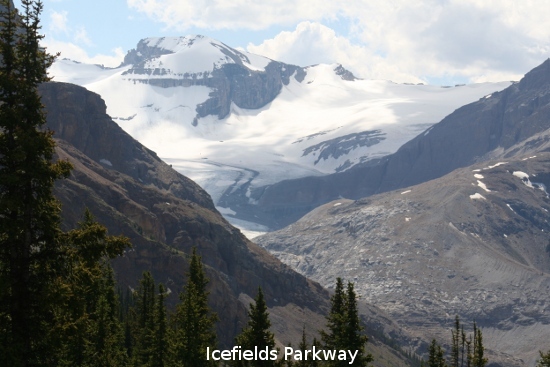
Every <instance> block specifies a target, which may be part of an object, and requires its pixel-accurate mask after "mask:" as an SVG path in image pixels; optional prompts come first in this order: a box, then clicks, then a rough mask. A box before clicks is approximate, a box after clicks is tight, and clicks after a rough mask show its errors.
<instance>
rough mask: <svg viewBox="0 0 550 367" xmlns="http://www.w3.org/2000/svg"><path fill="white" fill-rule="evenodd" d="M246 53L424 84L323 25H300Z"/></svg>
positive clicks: (377, 77) (303, 64)
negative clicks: (339, 65)
mask: <svg viewBox="0 0 550 367" xmlns="http://www.w3.org/2000/svg"><path fill="white" fill-rule="evenodd" d="M247 51H249V52H252V53H256V54H260V55H264V56H267V57H269V58H271V59H273V60H279V61H283V62H286V63H289V64H295V65H300V66H308V65H312V64H319V63H327V64H332V63H340V64H343V65H344V67H346V68H347V69H349V70H350V71H352V72H353V73H354V74H355V75H356V76H358V77H362V78H371V79H392V80H394V81H400V82H414V83H418V82H421V81H422V80H420V79H419V78H418V77H416V76H414V75H412V74H407V73H403V72H401V71H399V70H398V69H396V68H395V67H393V66H392V65H389V64H388V63H386V62H385V59H384V58H383V57H381V56H380V55H377V54H375V53H374V52H373V51H372V50H371V49H369V48H368V47H365V46H359V45H354V44H352V43H351V42H350V41H349V40H348V39H347V38H345V37H342V36H337V35H336V33H335V32H334V30H332V29H331V28H328V27H326V26H324V25H322V24H320V23H313V22H301V23H299V24H298V26H297V27H296V30H294V31H292V32H281V33H279V34H278V35H277V36H276V37H274V38H273V39H270V40H266V41H264V42H263V43H262V44H260V45H257V46H256V45H253V44H249V45H248V47H247Z"/></svg>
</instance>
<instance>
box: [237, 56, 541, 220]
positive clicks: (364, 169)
mask: <svg viewBox="0 0 550 367" xmlns="http://www.w3.org/2000/svg"><path fill="white" fill-rule="evenodd" d="M548 116H550V59H549V60H547V61H545V62H544V63H543V64H542V65H540V66H538V67H536V68H535V69H533V70H531V71H530V72H528V73H527V74H526V75H525V77H524V78H523V79H522V80H521V81H520V82H519V83H515V84H513V85H511V86H509V87H508V88H506V89H504V90H503V91H501V92H495V93H492V94H490V95H487V96H485V97H483V98H481V99H480V100H478V101H477V102H474V103H471V104H468V105H466V106H463V107H461V108H459V109H457V110H456V111H455V112H454V113H452V114H450V115H449V116H447V117H445V118H444V119H443V120H442V121H441V122H440V123H438V124H435V125H434V126H432V127H431V128H429V129H428V130H426V131H425V132H424V133H423V134H420V135H419V136H417V137H416V138H414V139H413V140H411V141H409V142H408V143H406V144H404V145H403V146H402V147H401V148H400V149H399V150H398V151H397V152H396V153H394V154H391V155H389V156H387V157H384V158H381V159H376V160H371V161H369V162H366V163H364V164H359V165H356V166H354V167H352V168H351V169H349V170H347V171H345V172H340V173H335V174H332V175H328V176H323V177H306V178H301V179H295V180H287V181H282V182H279V183H276V184H274V185H269V186H264V187H258V188H255V189H253V190H252V191H251V193H250V198H251V199H253V200H254V201H253V203H254V204H257V205H255V207H254V206H250V207H247V210H248V211H250V212H251V213H253V215H258V216H261V217H263V218H264V220H265V221H270V223H272V224H273V226H274V227H275V226H279V228H281V227H283V226H284V225H287V224H290V223H292V222H293V221H295V220H297V219H299V218H300V217H301V216H302V215H304V214H305V213H307V212H308V211H310V210H312V209H313V208H315V207H317V206H319V205H321V204H324V203H326V202H328V201H331V200H334V199H337V198H338V197H345V198H348V199H358V198H361V197H365V196H369V195H373V194H376V193H380V192H386V191H390V190H395V189H398V188H404V187H407V186H410V185H414V184H418V183H421V182H425V181H427V180H431V179H434V178H437V177H441V176H443V175H445V174H447V173H449V172H451V171H452V170H454V169H456V168H459V167H465V166H468V165H471V164H474V163H476V162H482V161H484V160H487V159H491V158H495V157H498V156H503V157H510V156H513V155H515V154H518V153H519V152H520V151H522V152H523V153H524V154H528V153H529V152H536V151H540V150H545V149H548V147H549V145H550V130H549V129H550V120H549V119H548ZM535 137H536V138H535ZM527 139H529V142H528V143H527V142H526V140H527ZM524 141H525V142H526V143H525V144H523V142H524ZM512 147H515V148H513V149H512ZM235 200H236V199H235ZM243 205H246V204H243Z"/></svg>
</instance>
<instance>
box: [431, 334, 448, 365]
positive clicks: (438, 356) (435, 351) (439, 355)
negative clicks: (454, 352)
mask: <svg viewBox="0 0 550 367" xmlns="http://www.w3.org/2000/svg"><path fill="white" fill-rule="evenodd" d="M444 355H445V352H444V351H443V348H441V346H440V345H439V344H438V343H437V341H436V340H435V339H432V342H431V344H430V348H429V349H428V363H427V367H446V366H447V364H446V363H445V356H444Z"/></svg>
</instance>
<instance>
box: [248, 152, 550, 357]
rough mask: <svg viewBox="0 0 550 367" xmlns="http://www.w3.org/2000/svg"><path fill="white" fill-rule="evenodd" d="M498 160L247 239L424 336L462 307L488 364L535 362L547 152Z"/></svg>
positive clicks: (544, 299)
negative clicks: (478, 333) (350, 290)
mask: <svg viewBox="0 0 550 367" xmlns="http://www.w3.org/2000/svg"><path fill="white" fill-rule="evenodd" d="M531 157H532V156H531ZM524 159H525V160H524ZM496 163H498V162H493V164H492V165H490V164H482V165H481V164H478V165H475V166H472V167H469V168H465V169H464V168H463V169H459V170H456V171H454V172H452V173H450V174H447V175H445V176H443V177H441V178H439V179H436V180H433V181H428V182H426V183H423V184H420V185H417V186H412V187H409V188H407V189H402V190H399V191H392V192H388V193H384V194H379V195H375V196H371V197H368V198H364V199H360V200H357V201H351V200H345V199H340V200H337V201H333V202H331V203H328V204H326V205H323V206H321V207H319V208H317V209H316V210H314V211H312V212H310V213H309V214H307V215H306V216H304V217H303V218H302V219H300V220H299V221H298V222H296V223H294V224H292V225H290V226H288V227H286V228H284V229H282V230H280V231H277V232H272V233H269V234H267V235H264V236H262V237H257V238H256V239H255V241H256V242H257V243H259V244H260V245H262V246H264V247H265V248H267V249H268V250H270V251H271V252H272V253H273V254H275V255H276V256H278V257H279V258H280V259H281V260H282V261H283V262H285V263H287V264H288V265H290V266H292V267H293V268H294V269H296V270H297V271H299V272H301V273H302V274H304V275H306V276H308V277H311V278H312V279H314V280H317V281H319V282H320V283H321V284H322V285H324V286H326V287H329V288H330V287H332V286H333V285H334V283H335V279H336V277H343V278H345V279H349V280H353V281H355V282H356V289H357V290H358V292H359V294H360V295H361V297H362V298H363V299H364V300H366V301H368V302H369V303H372V304H374V305H377V306H378V307H380V308H382V309H383V310H385V311H386V312H388V313H389V314H390V315H391V316H392V317H393V318H394V319H396V320H397V321H398V323H399V324H401V325H404V326H405V327H406V329H408V330H409V331H410V332H412V333H413V334H415V335H419V336H421V337H422V338H423V339H424V340H430V339H431V338H432V337H434V336H435V337H438V338H440V339H442V340H448V341H450V333H449V331H448V330H449V327H450V326H451V324H452V322H453V319H454V316H455V314H458V315H460V316H461V318H462V320H463V321H464V322H465V323H466V324H468V323H470V322H471V321H472V320H476V321H477V322H478V324H479V325H480V326H481V327H482V328H483V333H484V342H485V345H486V347H487V348H489V349H490V353H489V357H490V360H491V361H493V362H498V364H500V365H503V366H525V365H528V366H532V365H534V360H535V359H536V358H537V357H538V350H539V349H540V350H547V349H548V347H549V345H548V341H549V340H550V292H549V290H550V252H549V251H550V250H549V249H550V236H549V233H550V198H549V195H548V191H547V188H548V187H550V186H549V185H550V153H548V152H546V153H539V154H537V156H536V157H532V158H529V156H526V157H522V158H521V159H517V158H516V159H514V160H507V163H504V164H498V165H497V164H496ZM490 166H492V167H491V168H489V167H490ZM478 169H479V171H478ZM474 170H476V171H474ZM535 182H537V184H535Z"/></svg>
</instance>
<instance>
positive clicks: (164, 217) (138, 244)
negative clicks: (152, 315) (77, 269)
mask: <svg viewBox="0 0 550 367" xmlns="http://www.w3.org/2000/svg"><path fill="white" fill-rule="evenodd" d="M41 93H42V96H43V102H44V103H45V105H46V109H47V112H48V127H49V128H50V129H52V130H54V131H55V132H56V134H55V137H56V141H57V144H58V148H57V154H58V157H59V158H61V159H68V160H69V161H71V162H72V163H73V165H74V170H73V172H72V174H71V177H70V178H69V179H67V180H62V181H59V182H58V183H57V185H56V195H57V196H58V198H59V199H60V200H61V201H62V204H63V220H64V226H65V227H66V228H73V227H74V226H75V225H76V223H77V222H78V221H79V220H80V218H81V216H82V214H83V212H84V208H85V207H88V208H90V210H91V211H92V213H93V214H94V215H95V216H96V218H97V219H98V221H99V222H101V223H103V224H105V225H106V226H107V227H108V229H109V232H110V233H111V234H124V235H126V236H128V237H129V238H130V239H131V242H132V244H133V248H132V249H130V250H128V251H126V253H125V255H124V257H123V258H121V259H118V260H116V261H115V263H114V265H115V271H116V273H117V277H118V279H119V282H120V283H121V284H122V285H123V286H131V287H135V286H136V284H137V280H138V278H139V277H140V276H141V274H142V272H143V271H145V270H150V271H152V273H153V275H154V277H155V278H156V280H157V281H159V282H163V283H164V284H166V285H167V286H168V288H169V289H170V291H171V295H170V298H169V303H171V304H174V303H175V302H176V301H177V295H178V293H179V292H180V291H181V290H182V287H183V284H184V274H185V272H186V271H187V268H188V264H187V259H188V255H187V254H189V253H190V249H191V248H192V247H193V246H196V247H197V248H198V251H199V253H200V254H201V255H202V257H203V261H204V262H205V264H206V266H207V274H208V276H209V277H210V279H211V283H210V291H211V304H212V306H213V308H214V309H215V310H216V311H217V312H218V314H219V315H220V322H219V324H218V335H219V336H220V339H221V340H220V341H221V343H222V344H223V345H225V346H228V345H232V344H233V338H234V336H235V335H236V333H238V332H240V330H241V328H242V327H243V325H244V324H245V322H246V307H248V303H249V302H250V301H251V299H252V298H253V297H254V296H255V294H256V292H257V288H258V286H261V287H262V288H263V290H264V294H265V296H266V300H267V303H268V306H269V308H270V313H271V320H272V322H273V325H274V326H273V329H274V331H275V333H276V335H277V336H278V337H279V338H280V341H281V342H283V343H286V342H288V341H293V342H294V343H296V341H297V340H298V339H299V337H300V336H301V330H302V326H303V325H304V324H305V325H306V327H307V329H308V330H309V332H310V333H314V332H316V331H317V330H319V329H320V328H322V327H323V323H324V317H323V315H324V314H325V312H326V310H327V305H328V292H327V291H325V290H324V289H323V288H322V287H321V286H320V285H319V284H317V283H314V282H311V281H309V280H307V279H306V278H305V277H303V276H302V275H299V274H298V273H296V272H295V271H293V270H291V269H290V268H289V267H288V266H286V265H283V264H282V263H281V262H280V261H279V260H277V259H276V258H274V257H273V256H272V255H270V254H269V253H268V252H267V251H265V250H264V249H262V248H260V247H259V246H257V245H255V244H253V243H251V242H250V241H248V240H247V239H246V238H245V237H244V236H243V235H242V234H241V233H240V231H239V230H238V229H236V228H234V227H232V226H231V225H230V224H229V223H227V221H225V220H224V219H223V218H222V216H221V215H220V214H219V213H218V212H217V211H216V210H215V208H214V205H213V203H212V201H211V199H210V197H209V195H208V194H207V193H206V192H205V191H204V190H202V189H201V188H200V187H199V186H198V185H196V184H195V183H194V182H192V181H191V180H189V179H188V178H186V177H184V176H182V175H181V174H179V173H177V172H175V171H174V170H173V169H171V167H170V166H169V165H167V164H166V163H164V162H162V161H161V160H160V159H159V158H158V157H157V156H156V154H155V153H154V152H152V151H150V150H148V149H147V148H145V147H144V146H142V145H141V144H140V143H138V142H137V141H136V140H134V139H133V138H131V137H130V136H128V135H127V134H126V133H124V131H123V130H122V129H121V128H120V127H118V126H117V125H116V124H115V123H114V122H113V121H112V120H111V119H110V117H109V116H108V115H107V114H106V113H105V109H106V106H105V103H104V101H103V100H102V99H101V98H100V97H99V96H98V95H97V94H94V93H91V92H89V91H87V90H85V89H84V88H81V87H78V86H75V85H71V84H65V83H48V84H45V85H43V86H42V88H41ZM362 307H363V312H364V313H363V315H364V318H365V320H366V321H367V322H368V323H369V327H370V331H371V332H374V331H376V332H377V333H378V335H379V336H386V337H387V336H388V335H391V336H392V337H393V338H396V339H403V338H406V335H404V334H403V333H401V332H400V330H399V328H398V327H397V326H396V325H395V324H394V323H392V322H391V321H390V320H389V319H388V318H387V316H384V315H385V314H384V312H381V311H380V310H378V309H376V308H374V307H372V306H367V305H362ZM372 346H373V347H374V350H375V352H376V353H377V354H378V355H385V356H386V357H387V358H389V360H390V361H392V362H391V364H392V365H398V364H402V363H404V362H403V357H402V356H400V355H399V354H397V353H396V352H395V351H392V350H391V349H390V348H388V347H387V346H385V345H384V344H382V343H380V341H378V342H376V343H375V344H373V345H372Z"/></svg>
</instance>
